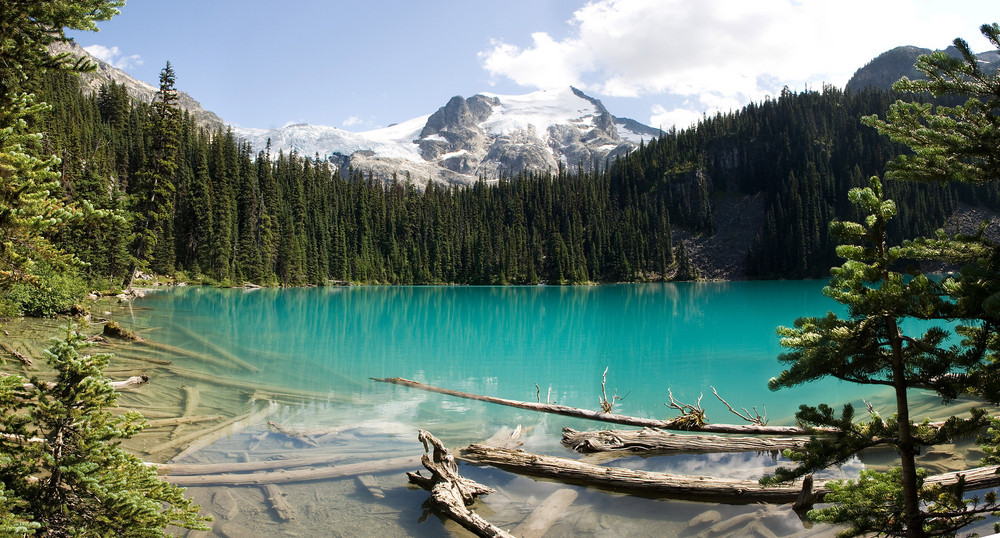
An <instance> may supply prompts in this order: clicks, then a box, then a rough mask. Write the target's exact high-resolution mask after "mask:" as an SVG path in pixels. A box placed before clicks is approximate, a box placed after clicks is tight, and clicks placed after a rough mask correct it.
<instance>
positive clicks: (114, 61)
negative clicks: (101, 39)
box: [83, 45, 143, 71]
mask: <svg viewBox="0 0 1000 538" xmlns="http://www.w3.org/2000/svg"><path fill="white" fill-rule="evenodd" d="M83 50H85V51H87V52H89V53H90V54H91V55H93V56H94V57H95V58H97V59H98V60H101V61H102V62H105V63H107V64H110V65H111V66H113V67H116V68H118V69H121V70H123V71H126V70H128V69H130V68H132V67H138V66H140V65H142V63H143V60H142V57H141V56H139V55H138V54H132V55H129V56H122V53H121V50H119V49H118V47H105V46H104V45H90V46H87V47H83Z"/></svg>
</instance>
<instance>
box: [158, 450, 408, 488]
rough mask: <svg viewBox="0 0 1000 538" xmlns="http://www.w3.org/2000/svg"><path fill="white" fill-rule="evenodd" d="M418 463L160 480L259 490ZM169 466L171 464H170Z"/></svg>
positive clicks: (382, 462) (400, 460) (405, 459)
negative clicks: (266, 486) (265, 487)
mask: <svg viewBox="0 0 1000 538" xmlns="http://www.w3.org/2000/svg"><path fill="white" fill-rule="evenodd" d="M419 463H420V457H419V456H402V457H398V458H391V459H387V460H377V461H365V462H361V463H349V464H347V465H338V466H335V467H316V468H307V469H296V470H292V471H282V470H278V471H273V472H266V473H245V474H207V475H198V476H174V475H167V476H165V477H163V478H164V479H165V480H166V481H168V482H170V483H171V484H174V485H177V486H181V487H190V486H261V485H264V484H292V483H297V482H314V481H317V480H329V479H332V478H345V477H349V476H358V475H361V474H378V473H386V472H398V471H403V470H406V469H412V468H413V466H415V465H418V464H419ZM172 465H173V464H172Z"/></svg>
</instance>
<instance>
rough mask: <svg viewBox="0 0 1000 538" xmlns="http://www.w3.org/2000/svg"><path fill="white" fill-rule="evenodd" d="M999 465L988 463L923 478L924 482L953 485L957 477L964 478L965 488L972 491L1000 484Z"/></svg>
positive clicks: (956, 481)
mask: <svg viewBox="0 0 1000 538" xmlns="http://www.w3.org/2000/svg"><path fill="white" fill-rule="evenodd" d="M998 473H1000V465H990V466H987V467H974V468H972V469H966V470H964V471H954V472H951V473H942V474H936V475H932V476H928V477H927V478H925V479H924V484H926V485H930V484H941V485H942V486H953V485H955V484H957V483H958V481H959V479H961V478H964V479H965V490H966V491H974V490H977V489H987V488H995V487H998V486H1000V474H998Z"/></svg>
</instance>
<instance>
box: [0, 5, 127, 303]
mask: <svg viewBox="0 0 1000 538" xmlns="http://www.w3.org/2000/svg"><path fill="white" fill-rule="evenodd" d="M124 3H125V2H124V0H78V1H69V0H38V1H34V2H13V3H9V2H8V3H5V4H4V6H3V9H0V36H3V37H2V38H0V292H3V293H7V292H8V290H9V288H10V286H11V285H12V284H13V283H14V282H29V283H34V284H36V285H41V284H40V282H39V280H38V278H37V275H36V273H37V272H38V271H39V269H40V266H44V265H48V266H50V267H53V268H55V269H60V268H65V267H66V266H67V264H68V263H72V262H75V261H77V260H76V258H75V257H73V256H71V255H68V254H66V253H65V252H64V251H63V250H61V249H59V248H58V247H56V246H55V245H54V244H53V243H52V242H51V241H50V239H49V238H50V237H51V235H52V234H53V233H54V232H55V231H56V229H58V228H60V227H62V226H65V225H66V223H67V222H69V221H71V220H80V219H82V218H85V217H86V216H88V215H90V216H94V217H101V216H105V215H103V214H100V213H94V212H93V208H92V206H90V205H89V204H80V206H79V207H75V206H72V205H69V204H65V203H63V201H61V200H59V199H57V198H55V197H53V196H51V193H52V192H53V191H54V190H56V189H57V187H58V182H57V179H58V177H59V174H58V173H56V172H55V171H54V169H55V167H56V166H57V165H58V163H59V160H58V159H57V158H56V157H54V156H51V157H43V156H42V155H41V151H40V146H39V144H38V141H39V140H40V139H41V137H42V135H41V134H37V133H33V132H32V131H31V130H30V129H29V122H31V121H33V120H35V119H36V118H37V117H38V116H39V115H40V114H41V113H42V112H43V111H45V110H47V109H48V108H49V107H48V106H47V105H45V104H44V103H38V102H37V101H36V99H35V98H34V96H33V95H32V94H29V93H27V92H26V91H25V90H26V88H27V86H28V85H29V83H30V82H31V81H33V80H36V79H37V78H38V77H39V76H40V75H41V74H42V73H43V72H44V71H46V70H51V69H69V70H75V71H84V70H87V69H90V68H92V67H93V66H92V65H90V64H89V63H87V62H86V61H85V60H82V59H77V58H75V57H73V56H72V55H71V54H69V53H63V54H58V55H55V56H53V55H51V54H49V51H48V46H49V45H51V44H53V43H55V42H61V41H66V35H65V28H73V29H77V30H96V29H97V26H96V24H95V21H101V20H108V19H110V18H111V17H112V16H114V15H116V14H117V13H118V10H117V8H118V7H120V6H122V5H124Z"/></svg>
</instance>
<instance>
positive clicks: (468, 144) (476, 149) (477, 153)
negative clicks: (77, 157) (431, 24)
mask: <svg viewBox="0 0 1000 538" xmlns="http://www.w3.org/2000/svg"><path fill="white" fill-rule="evenodd" d="M53 48H55V49H56V50H57V51H67V50H68V51H71V52H73V53H74V54H78V55H87V56H88V57H89V59H90V60H91V61H93V62H94V63H96V64H97V66H98V68H97V70H96V71H95V72H93V73H87V74H85V75H84V76H83V77H82V79H81V81H82V83H83V85H84V88H85V90H86V91H91V92H92V91H96V90H97V89H98V88H99V87H100V85H101V84H102V83H104V82H105V81H111V82H114V83H116V84H124V85H125V87H126V89H127V90H128V92H129V93H130V94H131V95H132V97H133V98H134V99H139V100H142V101H145V102H150V101H151V100H152V99H153V95H154V94H155V93H156V88H154V87H152V86H150V85H149V84H146V83H145V82H142V81H139V80H136V79H135V78H133V77H131V76H130V75H128V74H127V73H125V72H124V71H121V70H119V69H117V68H115V67H113V66H111V65H109V64H107V63H105V62H102V61H101V60H99V59H97V58H96V57H94V56H92V55H90V54H89V53H87V52H86V51H85V50H83V49H82V48H81V47H79V46H78V45H77V44H75V43H69V44H59V45H54V47H53ZM179 94H180V106H181V107H182V108H184V109H186V110H188V111H189V112H190V113H191V114H192V116H193V117H194V118H195V119H196V121H198V123H199V124H200V125H202V126H204V127H208V128H209V129H217V128H225V127H226V126H227V124H226V122H225V121H224V120H223V119H222V118H219V117H218V116H217V115H215V114H214V113H212V112H210V111H207V110H205V109H204V108H202V106H201V105H200V104H199V103H198V102H197V101H195V100H194V99H193V98H191V96H189V95H187V94H186V93H183V92H179ZM231 127H232V129H233V132H234V133H235V134H236V135H237V136H239V137H241V138H244V139H246V140H247V141H248V142H250V143H251V145H252V146H253V148H254V150H255V151H259V150H261V149H264V148H265V147H267V144H268V141H270V148H271V153H272V154H277V153H278V151H279V150H280V151H284V152H285V153H288V152H291V151H294V152H296V153H297V154H299V155H301V156H305V157H315V156H318V157H319V158H320V159H325V160H329V161H330V162H332V163H334V164H336V165H337V166H340V167H344V168H347V167H353V168H354V169H355V170H360V171H362V172H364V173H369V172H370V173H371V174H372V176H373V177H375V178H379V179H390V178H392V177H393V176H394V175H395V177H398V178H399V179H400V180H406V179H407V178H409V179H410V180H411V181H413V182H414V183H416V184H419V185H424V184H426V183H427V182H428V181H439V182H445V183H451V184H468V183H471V182H474V181H476V180H477V179H478V178H480V177H484V178H486V179H495V178H498V177H500V175H501V174H503V173H517V172H519V171H521V170H537V171H556V170H557V169H558V168H559V166H560V165H561V166H565V167H566V168H568V169H576V168H577V167H580V166H582V167H583V168H584V169H590V168H591V167H593V166H595V165H596V166H599V167H602V166H603V165H604V163H605V161H608V160H612V159H614V158H615V157H617V156H620V155H624V154H626V153H628V152H630V151H632V150H633V149H635V148H636V147H637V146H638V145H639V142H640V141H642V140H646V141H648V140H650V139H651V138H654V137H656V136H658V135H659V131H658V130H656V129H653V128H652V127H648V126H646V125H643V124H641V123H639V122H637V121H635V120H631V119H628V118H618V117H615V116H612V115H611V113H610V112H608V110H607V109H606V108H605V107H604V105H603V104H601V102H600V101H599V100H597V99H594V98H592V97H589V96H587V95H586V94H584V93H583V92H581V91H580V90H578V89H576V88H572V87H566V88H564V89H561V90H548V91H545V90H543V91H537V92H533V93H529V94H525V95H497V94H491V93H481V94H477V95H474V96H472V97H469V98H468V99H466V98H463V97H460V96H456V97H453V98H451V100H449V101H448V103H447V104H446V105H445V106H443V107H441V108H440V109H438V110H437V111H436V112H434V113H433V114H429V115H425V116H419V117H416V118H413V119H411V120H408V121H404V122H401V123H398V124H393V125H390V126H389V127H384V128H381V129H375V130H371V131H364V132H351V131H346V130H344V129H338V128H336V127H326V126H321V125H306V124H296V125H289V126H286V127H282V128H280V129H251V128H244V127H237V126H231Z"/></svg>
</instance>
